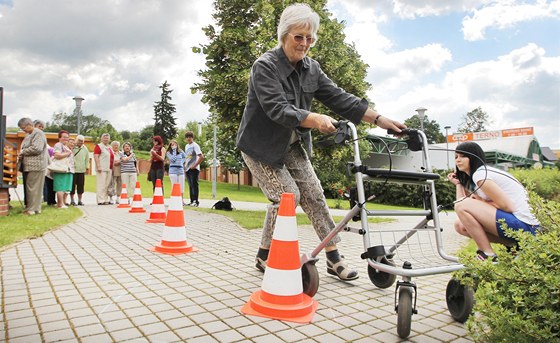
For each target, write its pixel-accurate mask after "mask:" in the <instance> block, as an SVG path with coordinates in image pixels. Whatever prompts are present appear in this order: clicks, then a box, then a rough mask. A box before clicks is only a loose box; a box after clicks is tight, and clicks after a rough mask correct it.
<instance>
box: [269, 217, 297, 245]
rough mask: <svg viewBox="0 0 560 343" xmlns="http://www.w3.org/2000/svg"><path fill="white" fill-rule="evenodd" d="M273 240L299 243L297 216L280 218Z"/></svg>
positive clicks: (277, 220)
mask: <svg viewBox="0 0 560 343" xmlns="http://www.w3.org/2000/svg"><path fill="white" fill-rule="evenodd" d="M272 239H274V240H277V241H285V242H297V241H298V232H297V222H296V217H295V216H278V217H276V225H275V226H274V233H273V234H272Z"/></svg>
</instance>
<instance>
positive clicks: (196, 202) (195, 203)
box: [189, 201, 199, 207]
mask: <svg viewBox="0 0 560 343" xmlns="http://www.w3.org/2000/svg"><path fill="white" fill-rule="evenodd" d="M198 204H199V203H198V201H195V202H191V203H190V204H189V206H192V207H198Z"/></svg>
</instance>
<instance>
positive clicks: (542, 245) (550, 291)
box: [456, 191, 560, 342]
mask: <svg viewBox="0 0 560 343" xmlns="http://www.w3.org/2000/svg"><path fill="white" fill-rule="evenodd" d="M530 203H531V206H532V208H533V209H534V212H535V215H536V216H537V218H538V219H539V221H540V222H541V225H542V228H543V229H542V232H541V233H540V234H537V235H536V236H532V235H530V234H526V233H522V232H513V231H512V230H510V229H507V230H506V232H507V233H508V234H509V235H511V236H512V237H515V238H516V239H518V241H519V251H517V253H516V254H515V256H514V255H513V254H511V253H508V252H506V250H505V248H504V247H503V246H501V245H500V246H496V249H495V250H496V253H497V254H498V261H499V262H498V263H496V264H492V263H487V262H481V261H479V260H477V259H476V258H475V257H474V256H473V254H472V252H466V251H462V252H461V253H460V255H459V256H460V258H461V261H462V262H463V263H464V264H465V266H466V268H465V269H463V270H461V271H459V272H458V273H457V274H456V277H457V278H459V279H460V280H461V282H462V283H463V284H466V285H470V286H472V287H474V289H476V293H475V300H476V304H475V306H474V309H473V312H474V315H471V317H470V318H469V320H468V321H467V329H468V330H469V332H470V333H471V335H472V337H473V339H474V340H475V341H476V342H560V245H559V244H558V242H560V204H559V203H557V202H554V201H547V200H543V199H542V198H540V197H539V196H538V195H536V194H535V193H534V192H532V191H531V192H530Z"/></svg>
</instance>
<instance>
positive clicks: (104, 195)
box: [93, 133, 115, 205]
mask: <svg viewBox="0 0 560 343" xmlns="http://www.w3.org/2000/svg"><path fill="white" fill-rule="evenodd" d="M110 140H111V136H109V134H108V133H104V134H102V135H101V142H100V143H99V144H97V145H96V146H95V149H93V159H94V161H95V169H96V172H97V177H96V179H97V184H96V190H97V205H109V204H111V201H110V199H109V193H108V192H109V185H110V184H111V178H112V168H113V160H114V158H115V156H114V155H113V149H111V146H110V145H109V141H110Z"/></svg>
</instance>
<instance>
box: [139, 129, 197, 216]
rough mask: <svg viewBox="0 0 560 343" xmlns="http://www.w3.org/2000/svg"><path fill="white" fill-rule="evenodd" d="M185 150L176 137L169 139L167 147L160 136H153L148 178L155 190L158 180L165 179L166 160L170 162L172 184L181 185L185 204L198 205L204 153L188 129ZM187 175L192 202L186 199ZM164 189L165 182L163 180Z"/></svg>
mask: <svg viewBox="0 0 560 343" xmlns="http://www.w3.org/2000/svg"><path fill="white" fill-rule="evenodd" d="M185 140H186V141H187V144H186V145H185V150H182V149H181V148H180V147H179V144H178V143H177V141H176V140H175V139H172V140H170V141H169V144H168V145H167V148H165V146H164V143H163V139H162V138H161V137H160V136H154V137H153V138H152V143H153V146H152V149H151V150H150V162H151V164H150V171H149V172H148V180H149V181H151V182H152V188H153V189H154V190H155V187H156V180H158V179H160V180H162V181H163V176H164V175H165V162H166V159H167V161H168V162H169V171H168V174H169V179H170V181H171V184H174V183H178V184H179V185H180V186H181V196H182V197H183V205H185V206H195V207H196V206H198V205H199V201H198V195H199V188H198V178H199V174H200V163H201V162H202V160H203V159H204V155H203V154H202V151H201V150H200V146H199V145H198V143H196V142H195V141H194V133H193V132H192V131H187V132H186V133H185ZM185 176H186V178H187V182H188V184H189V197H190V203H188V204H187V203H186V201H185V200H184V198H185V197H184V189H185ZM162 191H163V182H162Z"/></svg>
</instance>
